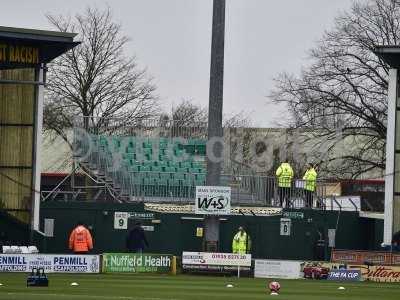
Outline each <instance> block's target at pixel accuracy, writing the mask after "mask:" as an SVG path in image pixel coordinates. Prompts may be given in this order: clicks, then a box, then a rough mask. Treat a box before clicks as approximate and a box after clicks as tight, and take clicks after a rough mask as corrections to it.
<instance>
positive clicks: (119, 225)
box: [114, 212, 129, 229]
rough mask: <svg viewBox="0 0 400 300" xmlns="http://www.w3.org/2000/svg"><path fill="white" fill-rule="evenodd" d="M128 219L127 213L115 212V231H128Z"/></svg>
mask: <svg viewBox="0 0 400 300" xmlns="http://www.w3.org/2000/svg"><path fill="white" fill-rule="evenodd" d="M128 217H129V214H128V213H127V212H115V213H114V229H128Z"/></svg>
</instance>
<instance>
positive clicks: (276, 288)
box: [268, 281, 281, 293]
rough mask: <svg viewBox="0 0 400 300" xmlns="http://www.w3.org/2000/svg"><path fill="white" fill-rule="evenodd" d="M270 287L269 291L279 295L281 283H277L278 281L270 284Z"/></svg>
mask: <svg viewBox="0 0 400 300" xmlns="http://www.w3.org/2000/svg"><path fill="white" fill-rule="evenodd" d="M268 287H269V289H270V291H271V292H272V293H278V292H279V290H280V289H281V285H280V283H279V282H276V281H272V282H270V283H269V285H268Z"/></svg>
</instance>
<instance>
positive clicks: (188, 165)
mask: <svg viewBox="0 0 400 300" xmlns="http://www.w3.org/2000/svg"><path fill="white" fill-rule="evenodd" d="M180 167H181V168H184V169H189V168H191V167H192V163H191V162H190V161H183V162H181V163H180Z"/></svg>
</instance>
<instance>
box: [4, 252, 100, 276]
mask: <svg viewBox="0 0 400 300" xmlns="http://www.w3.org/2000/svg"><path fill="white" fill-rule="evenodd" d="M32 268H43V269H44V270H45V272H46V273H100V257H99V255H64V254H59V255H58V254H0V272H30V271H31V270H32Z"/></svg>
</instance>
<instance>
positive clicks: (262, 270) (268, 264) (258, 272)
mask: <svg viewBox="0 0 400 300" xmlns="http://www.w3.org/2000/svg"><path fill="white" fill-rule="evenodd" d="M300 271H301V262H299V261H288V260H268V259H256V260H255V262H254V277H256V278H287V279H298V278H301V273H300Z"/></svg>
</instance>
